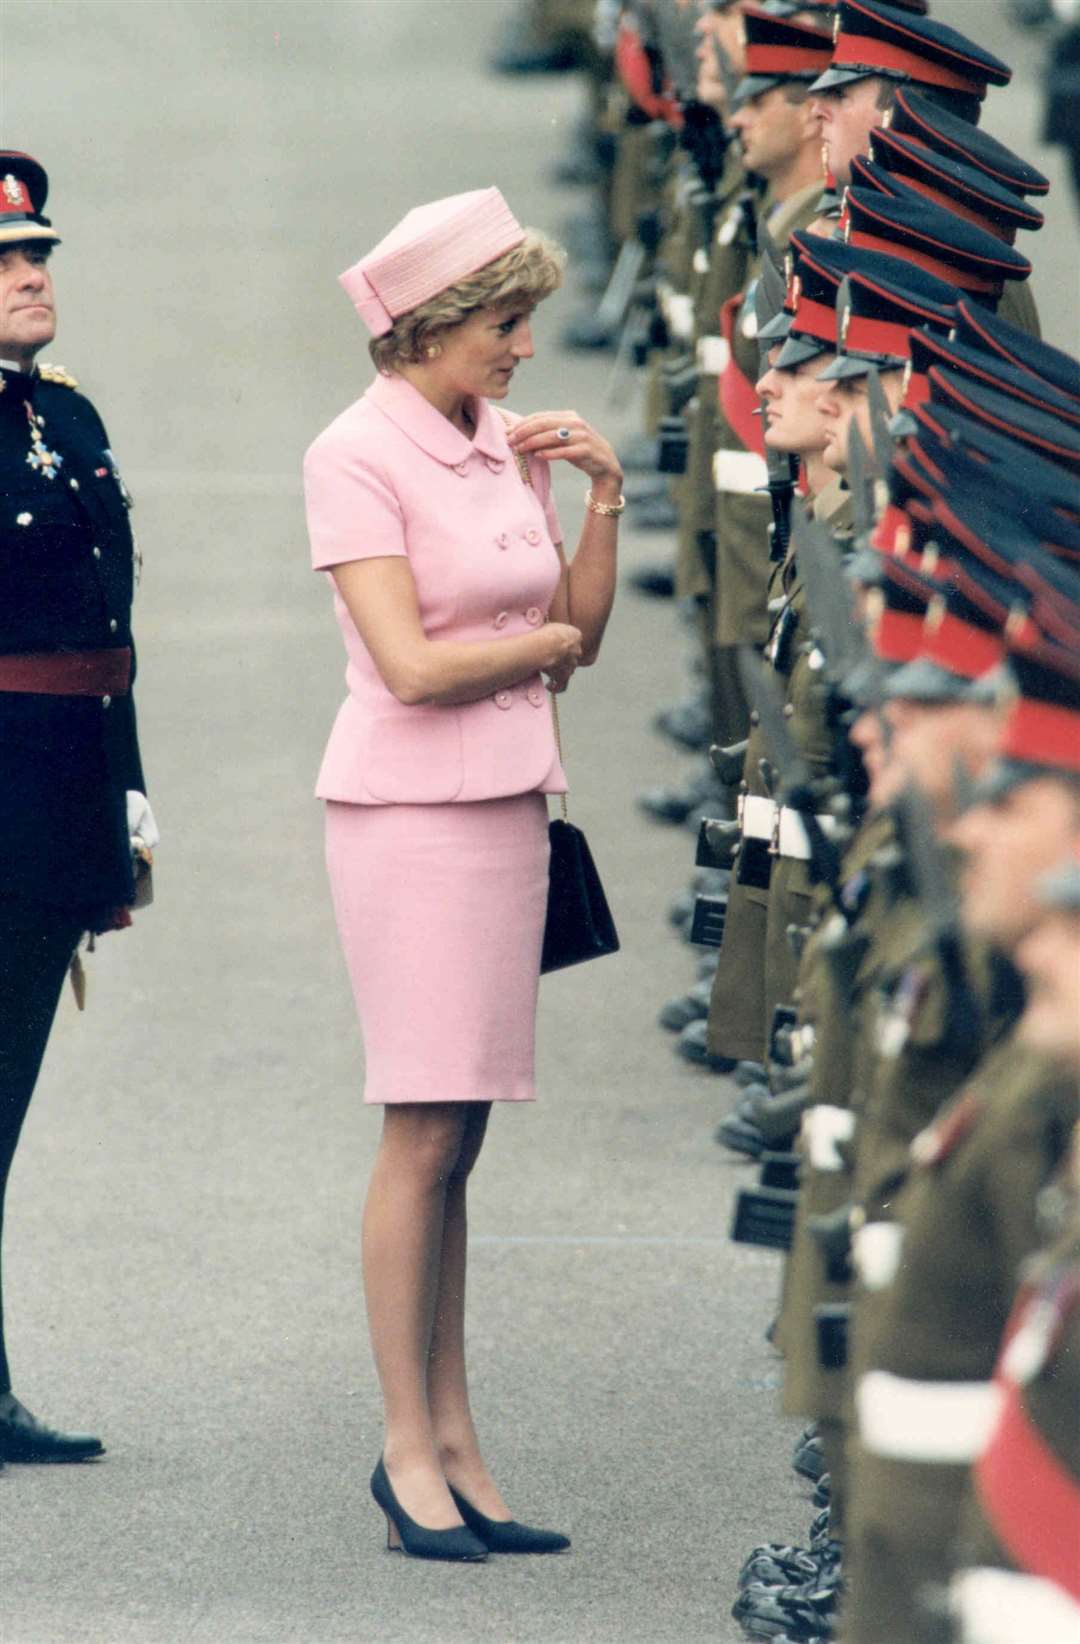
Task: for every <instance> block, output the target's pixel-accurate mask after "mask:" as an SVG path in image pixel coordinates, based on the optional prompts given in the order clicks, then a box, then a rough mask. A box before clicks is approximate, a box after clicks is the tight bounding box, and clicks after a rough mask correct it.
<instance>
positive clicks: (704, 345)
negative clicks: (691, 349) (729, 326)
mask: <svg viewBox="0 0 1080 1644" xmlns="http://www.w3.org/2000/svg"><path fill="white" fill-rule="evenodd" d="M730 359H731V344H730V343H729V342H728V340H727V338H726V337H699V338H698V341H697V363H698V370H699V371H701V372H703V373H704V375H705V376H707V377H722V376H723V375H724V372H725V371H726V370H727V368H728V362H729V361H730Z"/></svg>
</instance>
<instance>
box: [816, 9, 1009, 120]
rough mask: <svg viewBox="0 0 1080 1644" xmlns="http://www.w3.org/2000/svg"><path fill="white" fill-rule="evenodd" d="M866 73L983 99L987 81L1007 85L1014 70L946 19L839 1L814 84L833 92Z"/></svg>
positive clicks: (865, 75)
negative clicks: (826, 60)
mask: <svg viewBox="0 0 1080 1644" xmlns="http://www.w3.org/2000/svg"><path fill="white" fill-rule="evenodd" d="M868 75H880V76H882V77H883V78H885V79H889V80H914V81H916V82H917V83H918V84H920V85H929V86H939V87H940V88H942V89H943V90H945V91H955V92H959V93H961V94H963V95H964V96H967V97H977V98H980V99H981V98H983V97H985V95H986V88H987V86H1007V85H1008V83H1009V81H1010V80H1011V79H1012V69H1011V68H1010V67H1009V66H1008V64H1007V63H1003V62H1002V61H1001V59H1000V58H999V57H994V56H993V55H992V54H991V53H990V52H988V51H983V49H982V47H981V46H977V45H976V44H975V42H974V40H969V39H968V38H967V36H966V35H964V34H959V33H958V32H957V31H956V29H950V28H947V27H946V26H945V24H944V23H935V22H933V21H932V20H931V19H930V18H929V17H919V16H915V15H913V14H911V13H910V12H903V13H902V12H899V11H898V10H897V9H896V8H895V7H894V6H887V5H874V4H873V3H872V0H841V3H840V7H839V11H838V13H837V31H836V39H835V43H834V46H833V55H832V63H831V64H830V67H829V68H828V70H827V71H826V73H825V74H823V75H822V76H821V79H820V80H818V81H816V82H815V84H814V88H813V89H814V90H815V91H832V90H833V89H835V88H836V87H838V86H843V85H848V84H849V83H850V82H851V81H853V80H864V79H866V77H867V76H868Z"/></svg>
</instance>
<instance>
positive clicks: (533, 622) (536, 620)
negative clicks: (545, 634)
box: [525, 605, 544, 628]
mask: <svg viewBox="0 0 1080 1644" xmlns="http://www.w3.org/2000/svg"><path fill="white" fill-rule="evenodd" d="M543 620H544V613H543V611H542V610H541V609H540V607H539V606H538V605H530V606H529V609H528V610H527V611H526V612H525V621H526V622H527V623H528V624H529V627H530V628H539V626H540V624H541V623H542V622H543Z"/></svg>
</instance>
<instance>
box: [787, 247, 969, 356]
mask: <svg viewBox="0 0 1080 1644" xmlns="http://www.w3.org/2000/svg"><path fill="white" fill-rule="evenodd" d="M928 279H929V276H928V275H924V274H922V273H921V271H920V270H919V269H917V268H915V269H909V268H906V267H905V266H904V264H903V263H898V264H897V271H896V276H895V278H894V279H891V280H888V281H885V280H882V279H880V278H876V277H874V276H870V275H866V274H864V273H863V272H862V271H861V270H859V269H855V270H853V272H852V273H851V274H849V275H848V276H847V279H846V282H845V285H844V287H843V289H842V291H841V294H840V296H839V297H838V299H837V341H838V349H837V358H836V362H835V364H833V365H830V366H826V368H825V370H824V371H822V372H821V373H820V377H819V381H821V382H840V381H842V380H844V379H846V378H849V377H865V376H866V375H867V373H868V372H869V371H870V370H871V369H875V368H876V369H879V370H883V371H895V370H900V369H901V368H902V367H903V366H905V365H906V364H907V362H908V360H909V359H910V358H911V333H912V331H913V329H914V328H915V327H929V328H930V329H932V330H934V331H938V332H940V333H941V335H942V336H946V335H947V334H948V331H949V329H950V327H951V326H952V322H953V308H952V304H951V303H949V304H948V306H946V305H945V304H944V303H942V302H941V301H940V295H947V296H951V293H950V292H949V288H948V287H947V286H942V285H941V283H940V282H939V281H937V280H934V281H933V282H932V284H933V286H934V287H935V293H936V294H937V295H938V296H939V300H937V301H935V300H934V298H933V297H928V296H927V295H926V294H925V292H924V290H923V289H922V282H923V281H926V280H928Z"/></svg>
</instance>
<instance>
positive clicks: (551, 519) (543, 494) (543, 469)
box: [529, 462, 564, 542]
mask: <svg viewBox="0 0 1080 1644" xmlns="http://www.w3.org/2000/svg"><path fill="white" fill-rule="evenodd" d="M529 471H530V473H531V474H532V480H533V489H534V490H535V492H536V497H537V501H538V502H539V503H540V506H541V507H542V508H543V510H544V518H545V519H546V520H547V528H548V531H549V533H550V535H551V540H552V542H562V541H563V540H564V539H563V534H562V526H561V525H560V523H559V511H558V509H557V508H556V507H555V498H554V497H553V496H552V494H551V465H550V463H546V462H531V463H530V464H529Z"/></svg>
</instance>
